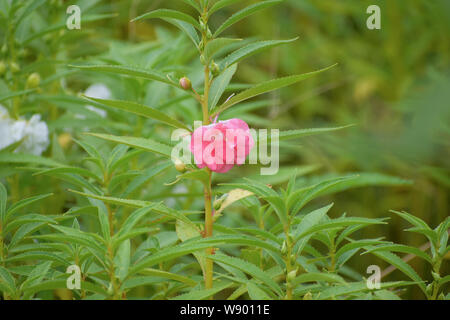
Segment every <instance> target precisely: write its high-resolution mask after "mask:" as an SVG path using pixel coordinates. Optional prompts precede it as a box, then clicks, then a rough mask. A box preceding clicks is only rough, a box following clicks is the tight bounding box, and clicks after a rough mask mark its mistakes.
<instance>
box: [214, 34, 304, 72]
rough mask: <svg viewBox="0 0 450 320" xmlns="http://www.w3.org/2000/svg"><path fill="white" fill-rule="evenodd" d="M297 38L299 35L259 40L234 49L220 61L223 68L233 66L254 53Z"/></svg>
mask: <svg viewBox="0 0 450 320" xmlns="http://www.w3.org/2000/svg"><path fill="white" fill-rule="evenodd" d="M297 39H298V37H297V38H294V39H290V40H269V41H257V42H253V43H250V44H249V45H247V46H245V47H243V48H240V49H238V50H236V51H234V52H233V53H231V54H230V55H228V56H227V57H226V58H225V59H223V60H222V61H221V62H220V66H221V68H223V69H225V68H227V67H228V66H231V65H232V64H234V63H237V62H239V61H242V60H244V59H246V58H248V57H251V56H252V55H255V54H257V53H259V52H261V51H264V50H267V49H270V48H273V47H277V46H279V45H282V44H286V43H290V42H293V41H295V40H297ZM217 40H218V39H217Z"/></svg>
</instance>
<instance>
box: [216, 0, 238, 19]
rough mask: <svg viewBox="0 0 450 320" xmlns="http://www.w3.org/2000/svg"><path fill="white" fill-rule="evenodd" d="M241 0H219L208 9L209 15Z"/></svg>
mask: <svg viewBox="0 0 450 320" xmlns="http://www.w3.org/2000/svg"><path fill="white" fill-rule="evenodd" d="M239 1H241V0H219V1H217V2H216V3H214V5H213V6H212V7H211V8H210V9H209V10H208V16H211V15H212V14H213V13H214V12H216V11H218V10H220V9H222V8H225V7H227V6H231V5H232V4H234V3H237V2H239Z"/></svg>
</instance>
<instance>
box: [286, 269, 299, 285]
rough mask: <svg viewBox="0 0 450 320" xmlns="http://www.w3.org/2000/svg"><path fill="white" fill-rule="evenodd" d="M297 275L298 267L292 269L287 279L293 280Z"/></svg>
mask: <svg viewBox="0 0 450 320" xmlns="http://www.w3.org/2000/svg"><path fill="white" fill-rule="evenodd" d="M296 277H297V269H295V270H292V271H291V272H289V273H288V275H287V281H289V282H292V281H293V280H294V279H295V278H296Z"/></svg>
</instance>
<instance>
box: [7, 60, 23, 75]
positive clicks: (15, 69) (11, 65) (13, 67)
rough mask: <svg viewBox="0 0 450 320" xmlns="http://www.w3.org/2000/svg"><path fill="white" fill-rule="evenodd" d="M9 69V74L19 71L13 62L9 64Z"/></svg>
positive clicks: (18, 67)
mask: <svg viewBox="0 0 450 320" xmlns="http://www.w3.org/2000/svg"><path fill="white" fill-rule="evenodd" d="M9 67H10V68H11V72H12V73H17V72H19V71H20V66H19V65H18V64H17V63H15V62H11V64H10V65H9Z"/></svg>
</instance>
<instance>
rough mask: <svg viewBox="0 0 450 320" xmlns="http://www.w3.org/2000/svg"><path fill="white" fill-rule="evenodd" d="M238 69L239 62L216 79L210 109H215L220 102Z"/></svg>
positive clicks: (211, 93)
mask: <svg viewBox="0 0 450 320" xmlns="http://www.w3.org/2000/svg"><path fill="white" fill-rule="evenodd" d="M236 70H237V64H235V65H232V66H231V67H229V68H228V69H226V70H225V71H224V72H222V74H221V75H220V76H218V77H217V78H215V79H214V81H213V83H212V85H211V90H210V94H209V108H210V110H212V109H214V108H215V107H216V105H217V103H218V102H219V99H220V97H222V95H223V93H224V92H225V90H226V88H227V87H228V85H229V84H230V81H231V79H232V78H233V76H234V74H235V73H236Z"/></svg>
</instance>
